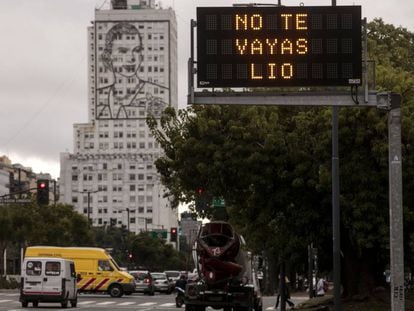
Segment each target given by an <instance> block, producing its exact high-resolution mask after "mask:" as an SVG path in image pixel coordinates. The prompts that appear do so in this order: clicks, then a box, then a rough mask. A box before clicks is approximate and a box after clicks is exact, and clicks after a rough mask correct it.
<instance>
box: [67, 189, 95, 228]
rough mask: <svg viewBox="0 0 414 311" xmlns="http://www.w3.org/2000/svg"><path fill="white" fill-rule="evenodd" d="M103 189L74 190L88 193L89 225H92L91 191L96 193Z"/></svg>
mask: <svg viewBox="0 0 414 311" xmlns="http://www.w3.org/2000/svg"><path fill="white" fill-rule="evenodd" d="M99 191H101V190H94V191H90V190H86V191H76V190H75V191H73V192H77V193H82V194H83V193H87V194H88V211H87V216H88V226H90V223H91V193H96V192H99Z"/></svg>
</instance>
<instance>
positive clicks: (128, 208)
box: [126, 208, 129, 231]
mask: <svg viewBox="0 0 414 311" xmlns="http://www.w3.org/2000/svg"><path fill="white" fill-rule="evenodd" d="M126 211H127V221H128V223H127V229H128V231H129V208H127V209H126Z"/></svg>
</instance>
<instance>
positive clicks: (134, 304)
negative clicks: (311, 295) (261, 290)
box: [0, 294, 274, 310]
mask: <svg viewBox="0 0 414 311" xmlns="http://www.w3.org/2000/svg"><path fill="white" fill-rule="evenodd" d="M2 296H9V297H13V296H18V294H17V295H14V294H9V295H4V294H3V295H2ZM17 304H20V302H19V301H18V300H12V299H0V306H11V305H17ZM78 306H79V307H82V306H85V307H90V306H97V307H99V306H100V307H104V306H111V307H112V306H113V307H143V308H146V307H152V308H154V309H156V308H158V307H159V308H176V306H175V303H174V302H167V303H157V302H137V301H123V302H120V301H114V300H108V301H100V300H78ZM208 309H210V308H207V310H208ZM265 310H274V309H273V308H272V307H267V308H265Z"/></svg>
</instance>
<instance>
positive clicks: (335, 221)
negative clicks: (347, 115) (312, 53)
mask: <svg viewBox="0 0 414 311" xmlns="http://www.w3.org/2000/svg"><path fill="white" fill-rule="evenodd" d="M331 3H332V6H336V0H332V2H331ZM338 110H339V108H338V107H336V106H335V107H332V243H333V270H334V271H333V272H334V273H333V281H334V309H335V310H336V311H340V310H341V309H342V306H341V229H340V228H341V227H340V225H341V219H340V213H341V212H340V206H339V155H338V144H339V139H338V112H339V111H338Z"/></svg>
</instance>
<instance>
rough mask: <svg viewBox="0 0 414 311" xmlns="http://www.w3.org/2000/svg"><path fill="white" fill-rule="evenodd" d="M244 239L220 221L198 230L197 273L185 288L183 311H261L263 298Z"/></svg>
mask: <svg viewBox="0 0 414 311" xmlns="http://www.w3.org/2000/svg"><path fill="white" fill-rule="evenodd" d="M244 244H245V242H244V239H243V237H242V236H240V235H238V234H237V233H236V232H235V231H234V229H233V227H232V226H231V225H230V224H229V223H227V222H222V221H212V222H210V223H205V224H203V225H202V226H201V228H200V230H199V232H198V236H197V239H196V242H195V244H194V248H193V257H194V261H195V265H196V268H197V272H198V279H197V280H196V281H193V282H191V281H189V282H188V283H187V286H186V290H185V296H184V303H185V309H186V311H204V310H205V308H206V307H208V306H210V307H212V308H214V309H224V311H231V310H232V311H252V310H254V311H262V297H261V293H260V287H259V282H258V279H257V275H256V272H255V270H254V269H253V267H252V259H251V255H250V254H249V253H248V252H246V251H245V250H244Z"/></svg>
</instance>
